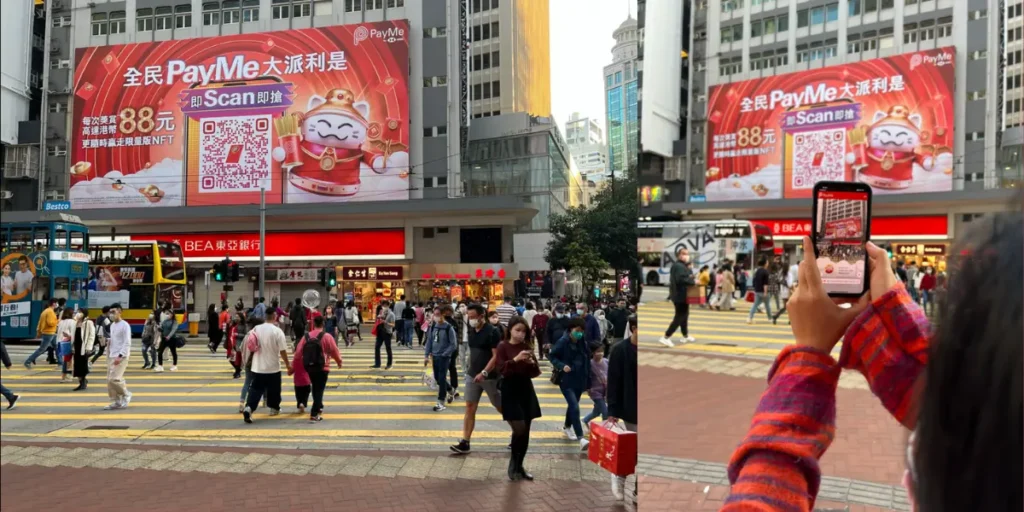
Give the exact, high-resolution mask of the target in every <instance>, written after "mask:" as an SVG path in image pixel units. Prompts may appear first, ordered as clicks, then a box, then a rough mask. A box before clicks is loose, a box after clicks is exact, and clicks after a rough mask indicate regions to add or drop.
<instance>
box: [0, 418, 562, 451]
mask: <svg viewBox="0 0 1024 512" xmlns="http://www.w3.org/2000/svg"><path fill="white" fill-rule="evenodd" d="M477 416H478V418H479V415H477ZM280 417H281V416H277V418H280ZM233 418H234V419H235V420H238V421H239V422H241V417H240V416H239V415H238V414H235V415H234V416H233ZM253 419H254V420H255V421H262V420H264V419H272V418H264V417H262V416H260V415H257V416H254V417H253ZM325 419H326V418H325ZM559 421H561V419H559ZM310 433H316V436H312V437H311V436H310ZM509 435H510V433H509V432H507V431H505V432H500V431H473V443H474V444H476V440H477V439H504V440H506V441H505V444H506V445H507V444H508V441H507V440H508V438H509ZM7 436H12V437H13V436H17V437H54V438H64V439H67V438H82V439H86V438H88V439H94V438H100V439H108V438H109V439H177V440H204V441H205V440H207V439H210V438H217V439H219V440H222V441H238V440H253V439H256V440H260V441H262V440H264V439H274V438H276V439H287V440H289V441H291V442H295V438H301V439H303V442H305V441H306V440H309V441H314V440H315V439H320V440H323V439H330V438H346V437H347V438H352V437H383V438H403V437H404V438H413V439H423V438H446V439H461V438H462V431H461V430H429V429H428V430H386V429H379V430H378V429H375V430H342V429H325V430H321V429H315V430H311V429H250V430H246V429H245V428H243V427H241V426H239V427H238V428H237V429H222V430H216V429H202V430H198V429H197V430H164V429H159V430H142V429H128V430H71V429H66V428H65V429H60V430H56V431H53V432H46V433H38V434H33V433H27V432H19V433H7V432H4V437H7ZM533 439H566V438H565V434H563V433H562V432H560V431H559V432H555V431H546V430H535V431H531V432H530V440H531V441H532V440H533ZM314 442H315V441H314ZM566 445H569V443H568V441H567V442H566ZM577 446H578V445H577Z"/></svg>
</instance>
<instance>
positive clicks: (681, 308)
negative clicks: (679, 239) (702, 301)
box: [658, 247, 697, 348]
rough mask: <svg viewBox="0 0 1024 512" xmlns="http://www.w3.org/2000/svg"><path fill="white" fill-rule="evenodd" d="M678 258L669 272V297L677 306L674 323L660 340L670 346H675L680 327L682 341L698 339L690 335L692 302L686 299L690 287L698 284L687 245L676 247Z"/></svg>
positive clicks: (691, 341) (690, 341) (673, 317)
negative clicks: (694, 276) (674, 337)
mask: <svg viewBox="0 0 1024 512" xmlns="http://www.w3.org/2000/svg"><path fill="white" fill-rule="evenodd" d="M676 258H677V259H676V261H675V263H673V264H672V269H671V270H670V272H669V285H668V286H669V289H668V293H669V299H670V300H671V301H672V305H673V306H675V314H674V315H673V316H672V323H671V324H669V326H668V329H667V330H665V335H664V336H662V337H661V339H660V340H658V341H659V342H661V344H662V345H665V346H666V347H670V348H671V347H674V346H675V344H674V343H673V342H672V334H673V333H675V332H676V328H679V332H680V333H681V334H682V335H683V338H682V339H681V340H679V342H680V343H693V342H694V341H697V340H696V339H695V338H693V337H692V336H690V329H689V322H690V303H689V302H687V301H686V294H687V291H688V289H689V288H690V287H691V286H694V285H695V284H696V281H695V280H694V278H693V270H691V269H690V251H689V250H688V249H687V248H686V247H679V248H678V249H676Z"/></svg>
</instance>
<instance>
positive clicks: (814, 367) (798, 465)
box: [722, 345, 840, 512]
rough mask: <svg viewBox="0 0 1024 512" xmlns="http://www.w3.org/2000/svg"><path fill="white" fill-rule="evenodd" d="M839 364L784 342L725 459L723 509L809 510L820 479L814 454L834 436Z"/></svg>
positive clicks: (819, 452) (820, 453)
mask: <svg viewBox="0 0 1024 512" xmlns="http://www.w3.org/2000/svg"><path fill="white" fill-rule="evenodd" d="M839 372H840V368H839V366H838V365H836V363H835V360H833V359H832V357H831V356H829V355H828V354H825V353H824V352H821V351H818V350H815V349H812V348H809V347H802V346H796V345H790V346H787V347H786V348H784V349H783V350H782V352H780V353H779V355H778V357H777V358H776V359H775V364H774V365H773V366H772V369H771V371H770V372H769V373H768V389H767V390H766V391H765V392H764V394H763V395H761V401H760V403H759V404H758V406H757V410H756V411H755V412H754V418H753V420H751V424H750V429H749V430H748V432H747V435H746V437H745V438H744V439H743V442H741V443H740V445H739V446H738V447H737V448H736V451H735V452H733V455H732V458H731V459H730V461H729V482H730V483H731V484H732V485H731V489H730V495H729V498H728V499H727V500H726V502H725V506H724V507H723V508H722V510H723V511H732V512H737V511H741V510H764V511H774V510H794V511H810V510H812V509H813V508H814V500H815V496H816V495H817V494H818V487H819V485H820V482H821V470H820V468H819V467H818V459H819V458H820V457H821V456H822V455H823V454H824V453H825V450H827V449H828V447H829V445H830V444H831V443H832V439H833V438H834V436H835V418H836V385H837V383H838V382H839Z"/></svg>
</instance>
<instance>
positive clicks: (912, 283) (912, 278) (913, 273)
mask: <svg viewBox="0 0 1024 512" xmlns="http://www.w3.org/2000/svg"><path fill="white" fill-rule="evenodd" d="M906 273H907V281H906V284H907V291H908V292H910V297H911V298H913V299H914V302H917V303H918V304H920V303H921V296H920V295H919V294H918V287H917V283H918V282H919V279H918V276H920V275H921V272H920V271H918V269H917V263H915V262H913V261H911V262H910V265H907V268H906Z"/></svg>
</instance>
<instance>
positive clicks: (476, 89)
mask: <svg viewBox="0 0 1024 512" xmlns="http://www.w3.org/2000/svg"><path fill="white" fill-rule="evenodd" d="M483 90H484V89H483V86H482V85H480V84H474V85H473V99H474V100H478V99H480V98H482V97H483V94H484V93H483Z"/></svg>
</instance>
